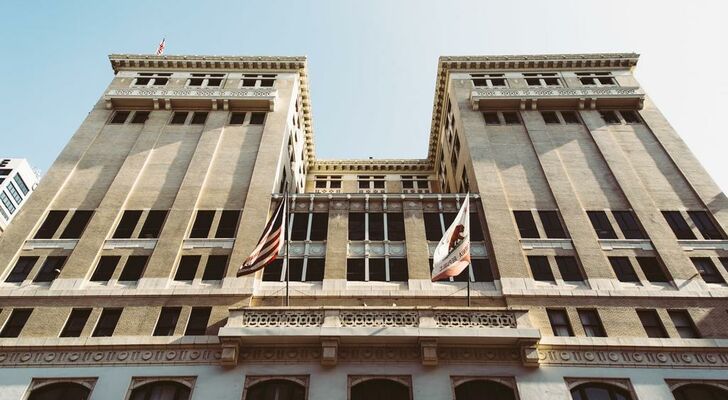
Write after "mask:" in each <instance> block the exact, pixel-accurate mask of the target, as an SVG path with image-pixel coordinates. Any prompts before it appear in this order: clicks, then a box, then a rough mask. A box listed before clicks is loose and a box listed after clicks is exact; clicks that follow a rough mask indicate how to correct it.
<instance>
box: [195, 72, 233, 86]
mask: <svg viewBox="0 0 728 400" xmlns="http://www.w3.org/2000/svg"><path fill="white" fill-rule="evenodd" d="M224 79H225V74H191V75H190V78H189V79H188V80H187V86H189V87H220V86H222V81H223V80H224Z"/></svg>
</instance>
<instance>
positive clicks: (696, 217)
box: [688, 211, 724, 240]
mask: <svg viewBox="0 0 728 400" xmlns="http://www.w3.org/2000/svg"><path fill="white" fill-rule="evenodd" d="M688 215H689V216H690V219H692V220H693V223H695V227H696V228H698V230H699V231H700V234H701V235H703V239H706V240H722V239H723V238H724V237H723V234H722V233H721V232H720V230H719V229H718V227H717V226H716V225H715V223H713V219H712V218H711V217H710V214H709V213H708V212H706V211H688Z"/></svg>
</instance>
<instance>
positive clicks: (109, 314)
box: [91, 308, 121, 337]
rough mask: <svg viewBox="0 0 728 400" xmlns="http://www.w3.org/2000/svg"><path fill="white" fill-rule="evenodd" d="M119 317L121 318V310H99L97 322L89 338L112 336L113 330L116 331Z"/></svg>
mask: <svg viewBox="0 0 728 400" xmlns="http://www.w3.org/2000/svg"><path fill="white" fill-rule="evenodd" d="M119 317H121V308H104V309H103V310H101V315H100V316H99V321H98V322H97V323H96V328H94V332H93V333H92V334H91V336H93V337H107V336H112V335H113V334H114V329H116V324H117V323H118V322H119Z"/></svg>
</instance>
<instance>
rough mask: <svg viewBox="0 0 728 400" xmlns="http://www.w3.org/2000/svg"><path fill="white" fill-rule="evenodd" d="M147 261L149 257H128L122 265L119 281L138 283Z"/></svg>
mask: <svg viewBox="0 0 728 400" xmlns="http://www.w3.org/2000/svg"><path fill="white" fill-rule="evenodd" d="M148 259H149V256H129V258H127V259H126V264H124V269H122V270H121V275H120V276H119V281H124V282H130V281H138V280H139V278H141V277H142V273H143V272H144V267H145V266H146V265H147V260H148Z"/></svg>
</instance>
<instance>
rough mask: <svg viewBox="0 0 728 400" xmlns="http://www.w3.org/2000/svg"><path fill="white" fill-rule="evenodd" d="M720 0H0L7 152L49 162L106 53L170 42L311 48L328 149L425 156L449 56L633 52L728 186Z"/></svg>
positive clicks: (646, 79)
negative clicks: (439, 71)
mask: <svg viewBox="0 0 728 400" xmlns="http://www.w3.org/2000/svg"><path fill="white" fill-rule="evenodd" d="M724 4H725V3H724V2H717V1H715V2H708V1H690V2H686V1H675V2H669V1H659V2H658V1H621V0H620V1H609V2H604V1H599V2H597V1H593V2H592V1H585V0H580V1H570V0H569V1H567V0H561V1H559V0H555V1H548V2H543V1H464V0H463V1H457V0H450V1H429V0H421V1H396V0H389V1H344V0H339V1H275V0H274V1H235V2H226V1H215V2H202V1H169V2H162V1H149V0H148V1H123V2H111V1H86V2H82V1H65V2H60V1H43V2H40V1H9V0H0V52H1V53H0V54H2V62H0V73H1V76H3V77H5V79H4V83H3V85H2V88H3V91H4V96H2V97H0V118H1V120H2V124H1V125H0V135H2V136H1V137H2V142H0V143H2V145H0V157H5V156H10V157H25V158H28V159H29V160H30V161H31V163H32V164H33V165H35V166H37V167H38V168H40V169H41V170H43V171H45V170H47V169H48V167H49V166H50V164H51V163H52V162H53V160H54V159H55V158H56V156H57V155H58V153H59V151H60V150H61V149H62V147H63V146H64V145H65V143H66V142H67V140H68V138H69V137H70V136H71V135H72V134H73V132H74V131H75V130H76V128H77V127H78V125H79V124H80V123H81V121H82V120H83V118H84V116H85V115H86V114H87V112H88V110H89V109H90V107H91V105H92V104H93V103H94V102H95V101H96V100H97V99H98V98H99V96H101V94H102V91H103V89H104V88H105V87H106V85H107V84H108V82H109V80H110V79H111V77H112V71H111V68H110V67H109V64H108V60H107V58H106V56H107V55H108V54H110V53H152V52H153V51H154V50H155V48H156V45H157V43H158V42H159V40H160V39H161V38H162V37H166V38H167V51H166V53H167V54H212V55H306V56H308V57H309V73H310V81H311V96H312V104H313V117H314V130H315V135H316V150H317V156H318V157H319V158H366V157H369V156H372V157H376V158H400V157H401V158H420V157H424V156H425V154H426V147H427V137H428V134H429V128H430V118H431V109H432V100H433V90H434V85H435V72H436V68H437V58H438V56H440V55H464V54H519V53H529V54H533V53H561V52H619V51H636V52H639V53H641V54H642V58H641V61H640V63H639V65H638V67H637V77H638V79H640V82H641V83H642V85H643V86H644V87H645V89H646V90H647V91H648V93H650V95H651V96H652V98H653V99H654V100H655V101H656V102H657V104H658V106H660V107H661V109H662V111H663V112H664V113H665V114H666V115H667V117H668V119H669V120H670V122H671V123H672V124H673V125H674V126H675V127H676V128H677V130H678V132H679V133H680V134H681V136H682V137H683V138H684V139H685V141H686V142H687V143H688V145H689V146H690V147H691V149H693V151H694V152H695V153H696V154H697V156H698V158H699V159H700V160H701V162H702V163H703V165H705V166H706V168H707V169H708V170H709V172H710V173H711V174H712V176H713V177H714V179H715V180H716V181H717V182H718V183H719V185H720V186H721V187H722V188H724V189H726V188H728V168H726V166H727V164H726V161H725V160H726V158H725V149H726V144H728V139H726V133H725V132H724V128H723V126H722V125H721V124H719V118H718V117H717V115H723V114H724V113H725V111H724V110H725V109H726V106H727V105H728V96H726V94H728V74H726V73H725V71H723V69H724V66H725V65H726V61H728V55H726V52H725V43H724V41H725V38H726V37H728V34H727V33H728V28H727V27H726V25H727V24H726V23H725V21H724V15H725V14H726V11H728V10H727V9H726V8H728V6H727V5H724ZM697 75H699V76H697ZM361 137H365V138H369V139H370V140H359V138H361Z"/></svg>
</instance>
